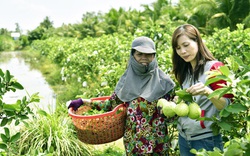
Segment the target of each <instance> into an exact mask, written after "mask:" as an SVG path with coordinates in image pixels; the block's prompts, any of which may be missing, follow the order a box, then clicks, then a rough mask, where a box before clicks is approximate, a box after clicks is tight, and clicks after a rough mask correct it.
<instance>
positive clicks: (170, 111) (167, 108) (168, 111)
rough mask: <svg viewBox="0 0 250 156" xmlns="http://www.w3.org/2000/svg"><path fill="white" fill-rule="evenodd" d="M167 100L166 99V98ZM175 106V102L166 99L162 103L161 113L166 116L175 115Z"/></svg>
mask: <svg viewBox="0 0 250 156" xmlns="http://www.w3.org/2000/svg"><path fill="white" fill-rule="evenodd" d="M166 101H167V100H166ZM175 107H176V104H175V103H174V102H171V101H167V102H166V103H164V104H163V109H162V111H163V114H164V115H165V116H166V117H173V116H175V114H176V113H175V111H174V109H175Z"/></svg>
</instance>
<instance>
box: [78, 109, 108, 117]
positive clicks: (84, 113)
mask: <svg viewBox="0 0 250 156" xmlns="http://www.w3.org/2000/svg"><path fill="white" fill-rule="evenodd" d="M102 113H105V111H104V110H103V109H101V110H97V109H90V110H88V111H87V112H83V114H82V115H85V116H87V115H96V114H102Z"/></svg>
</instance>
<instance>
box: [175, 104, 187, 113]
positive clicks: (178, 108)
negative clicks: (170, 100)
mask: <svg viewBox="0 0 250 156" xmlns="http://www.w3.org/2000/svg"><path fill="white" fill-rule="evenodd" d="M174 110H175V113H176V114H177V115H178V116H187V115H188V112H189V107H188V105H187V104H186V103H183V102H182V103H179V104H178V105H176V107H175V109H174Z"/></svg>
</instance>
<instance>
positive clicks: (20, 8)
mask: <svg viewBox="0 0 250 156" xmlns="http://www.w3.org/2000/svg"><path fill="white" fill-rule="evenodd" d="M153 2H156V0H0V28H5V29H7V30H8V31H14V30H15V28H16V23H18V24H19V26H20V29H21V30H22V31H27V30H34V29H35V28H36V27H38V26H39V24H40V23H41V22H42V21H43V20H44V19H45V17H46V16H48V17H49V19H50V21H52V22H53V26H54V27H60V26H62V24H69V23H71V24H75V23H80V22H81V18H82V15H83V14H85V13H86V12H96V13H97V12H99V11H100V12H102V13H105V12H108V11H109V10H110V9H111V8H115V9H118V8H120V7H122V8H124V9H126V10H128V9H129V8H131V9H133V8H135V9H137V10H139V9H142V7H141V4H152V3H153Z"/></svg>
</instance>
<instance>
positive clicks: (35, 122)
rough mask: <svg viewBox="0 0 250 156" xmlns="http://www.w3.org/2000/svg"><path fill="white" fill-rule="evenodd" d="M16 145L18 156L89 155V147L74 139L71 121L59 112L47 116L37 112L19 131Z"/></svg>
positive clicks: (39, 111) (41, 111) (40, 111)
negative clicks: (41, 155) (43, 155)
mask: <svg viewBox="0 0 250 156" xmlns="http://www.w3.org/2000/svg"><path fill="white" fill-rule="evenodd" d="M17 145H18V153H19V155H37V154H39V153H45V154H52V155H65V156H71V155H86V156H87V155H90V151H89V150H90V147H89V146H88V145H86V144H84V143H82V142H81V141H80V140H79V139H78V138H77V137H76V132H75V130H74V127H73V125H72V121H71V119H70V118H69V117H67V116H66V115H62V112H60V111H58V112H57V113H53V114H48V113H46V112H45V111H43V110H38V111H37V113H36V116H35V117H34V118H33V119H32V120H30V121H29V124H28V125H27V126H26V127H24V128H23V129H21V136H20V139H19V140H18V143H17Z"/></svg>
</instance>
